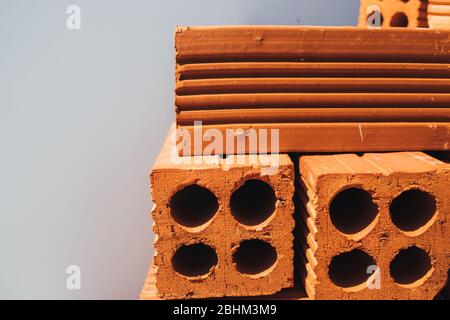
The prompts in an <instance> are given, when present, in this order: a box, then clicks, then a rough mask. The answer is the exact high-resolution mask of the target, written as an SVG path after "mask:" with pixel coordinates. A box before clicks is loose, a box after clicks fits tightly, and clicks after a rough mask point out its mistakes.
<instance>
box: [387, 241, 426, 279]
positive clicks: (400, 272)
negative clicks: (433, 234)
mask: <svg viewBox="0 0 450 320" xmlns="http://www.w3.org/2000/svg"><path fill="white" fill-rule="evenodd" d="M389 269H390V270H389V271H390V273H391V277H392V279H394V281H395V282H396V283H398V284H402V285H407V284H412V283H414V282H416V281H418V280H420V279H422V278H423V277H424V276H425V275H426V274H427V273H428V272H429V271H430V270H431V259H430V256H429V255H428V253H426V252H425V250H423V249H421V248H418V247H416V246H412V247H409V248H407V249H402V250H400V251H399V252H398V253H397V255H396V256H395V258H394V259H393V260H392V261H391V263H390V265H389Z"/></svg>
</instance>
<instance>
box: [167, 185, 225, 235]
mask: <svg viewBox="0 0 450 320" xmlns="http://www.w3.org/2000/svg"><path fill="white" fill-rule="evenodd" d="M169 206H170V213H171V215H172V218H173V219H174V220H175V221H176V222H177V223H179V224H180V225H182V226H185V227H198V226H201V225H203V224H205V223H206V222H208V221H209V220H211V219H212V218H213V217H214V215H215V214H216V212H217V210H218V208H219V203H218V201H217V197H216V196H215V195H214V193H212V192H211V191H210V190H208V189H206V188H203V187H201V186H199V185H196V184H192V185H189V186H187V187H184V188H183V189H181V190H180V191H178V192H176V193H175V194H174V195H173V196H172V198H171V199H170V203H169Z"/></svg>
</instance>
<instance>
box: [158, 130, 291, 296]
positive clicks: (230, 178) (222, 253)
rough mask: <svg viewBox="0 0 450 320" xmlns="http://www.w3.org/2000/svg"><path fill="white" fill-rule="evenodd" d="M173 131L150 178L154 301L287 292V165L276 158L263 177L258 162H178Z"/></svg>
mask: <svg viewBox="0 0 450 320" xmlns="http://www.w3.org/2000/svg"><path fill="white" fill-rule="evenodd" d="M174 128H175V127H174V126H173V127H172V129H171V131H170V133H169V135H168V138H167V141H166V143H165V145H164V147H163V150H162V151H161V153H160V155H159V156H158V158H157V160H156V163H155V164H154V166H153V168H152V172H151V176H150V178H151V193H152V198H153V202H154V204H155V205H154V208H153V210H152V217H153V220H154V225H153V230H154V232H155V234H156V240H155V252H156V254H155V265H156V287H157V288H158V294H159V295H160V296H161V297H163V298H165V299H177V298H178V299H182V298H208V297H224V296H232V297H233V296H254V295H269V294H273V293H275V292H277V291H280V290H281V289H283V288H288V287H292V286H293V285H294V283H293V276H294V273H293V248H292V247H293V234H292V229H293V227H294V220H293V213H294V208H293V201H292V197H293V193H294V182H293V181H294V168H293V164H292V162H291V160H290V158H289V157H288V156H287V155H280V156H279V166H278V170H277V171H276V172H271V171H267V172H266V171H264V168H265V166H264V163H261V162H258V161H260V160H259V158H258V157H252V156H246V157H240V158H235V157H227V158H226V159H222V158H220V157H216V156H210V157H178V156H177V153H176V152H175V144H174V139H173V140H172V139H171V138H174V135H175V130H174ZM251 160H252V161H251ZM196 161H197V163H196ZM255 161H257V162H255Z"/></svg>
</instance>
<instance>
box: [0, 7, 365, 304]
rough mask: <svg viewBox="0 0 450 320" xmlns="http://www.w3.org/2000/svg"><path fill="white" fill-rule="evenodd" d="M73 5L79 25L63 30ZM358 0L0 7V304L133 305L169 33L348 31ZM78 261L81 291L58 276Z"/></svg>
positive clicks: (168, 98) (146, 232)
mask: <svg viewBox="0 0 450 320" xmlns="http://www.w3.org/2000/svg"><path fill="white" fill-rule="evenodd" d="M69 5H78V6H79V7H80V9H81V29H80V30H69V29H67V27H66V20H67V18H68V17H69V15H68V14H67V13H66V9H67V7H68V6H69ZM358 7H359V1H358V0H339V1H337V0H227V1H215V0H192V1H172V0H164V1H137V0H135V1H130V0H128V1H125V0H122V1H119V0H117V1H113V0H72V1H65V0H53V1H51V0H40V1H33V0H29V1H23V0H0V143H1V144H0V146H1V149H0V168H1V169H0V170H1V171H0V173H1V177H0V181H1V182H0V186H1V190H0V194H1V197H0V214H1V221H0V298H3V299H49V298H54V299H80V298H83V299H136V298H138V295H139V291H140V289H141V287H142V284H143V280H144V278H145V275H146V272H147V268H148V265H149V263H150V261H151V257H152V254H153V250H152V241H153V234H152V232H151V220H150V215H149V212H150V209H151V206H152V204H151V199H150V197H149V180H148V171H149V168H150V167H151V165H152V163H153V161H154V159H155V157H156V155H157V153H158V150H159V148H160V147H161V145H162V141H163V138H164V136H165V134H166V132H167V129H168V128H169V126H170V123H171V122H172V121H173V119H174V115H173V82H174V76H173V74H174V49H173V47H174V43H173V31H174V28H175V26H176V25H224V24H292V25H296V24H302V25H356V23H357V15H358ZM69 265H79V266H80V268H81V289H80V290H68V289H67V287H66V279H67V277H68V274H66V268H67V266H69Z"/></svg>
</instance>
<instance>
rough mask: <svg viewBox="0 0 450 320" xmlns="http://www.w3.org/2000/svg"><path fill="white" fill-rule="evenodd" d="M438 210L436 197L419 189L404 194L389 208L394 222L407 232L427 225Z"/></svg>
mask: <svg viewBox="0 0 450 320" xmlns="http://www.w3.org/2000/svg"><path fill="white" fill-rule="evenodd" d="M436 210H437V207H436V199H435V198H434V196H433V195H431V194H430V193H428V192H425V191H422V190H418V189H412V190H407V191H404V192H402V193H401V194H400V195H399V196H397V197H396V198H395V199H394V200H393V201H392V203H391V205H390V206H389V211H390V214H391V219H392V222H393V223H394V224H395V225H396V226H397V227H398V228H399V229H400V230H402V231H406V232H407V231H414V230H417V229H419V228H421V227H423V226H424V225H426V224H427V223H428V222H429V221H430V220H431V219H432V218H433V216H434V215H435V213H436Z"/></svg>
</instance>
